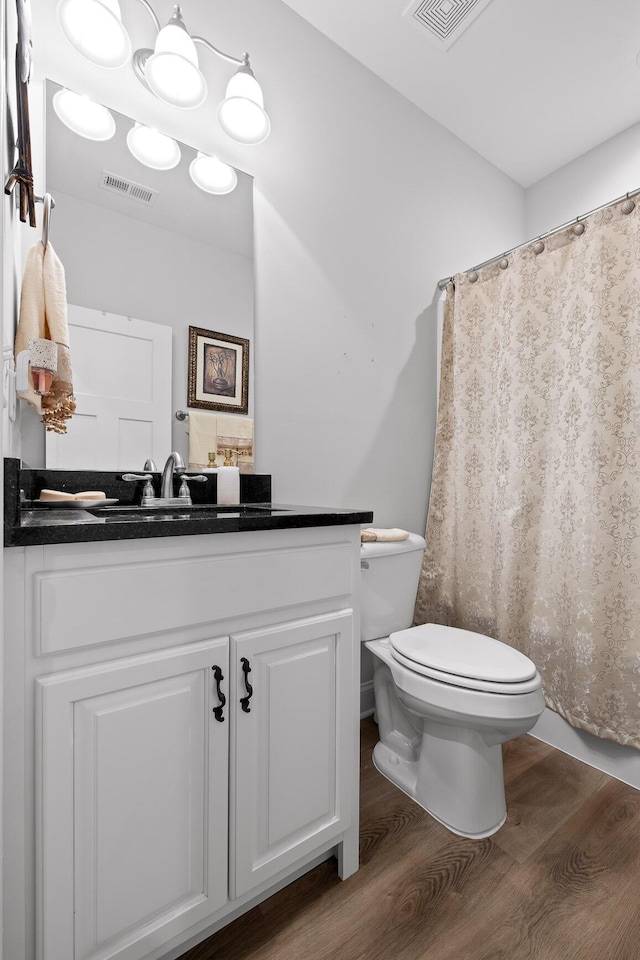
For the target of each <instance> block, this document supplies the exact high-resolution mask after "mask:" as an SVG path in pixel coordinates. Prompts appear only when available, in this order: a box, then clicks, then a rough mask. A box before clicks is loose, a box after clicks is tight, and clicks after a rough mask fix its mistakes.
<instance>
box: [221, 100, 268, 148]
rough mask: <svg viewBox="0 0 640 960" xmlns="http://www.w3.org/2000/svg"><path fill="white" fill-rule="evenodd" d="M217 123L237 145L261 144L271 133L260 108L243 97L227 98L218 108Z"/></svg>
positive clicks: (266, 117)
mask: <svg viewBox="0 0 640 960" xmlns="http://www.w3.org/2000/svg"><path fill="white" fill-rule="evenodd" d="M218 123H219V124H220V126H221V127H222V129H223V131H224V132H225V133H226V135H227V136H228V137H231V139H232V140H236V141H237V142H238V143H246V144H256V143H263V142H264V141H265V140H266V139H267V137H268V136H269V133H270V131H271V122H270V120H269V117H268V116H267V114H266V113H265V111H264V110H263V109H262V107H261V106H260V105H259V104H257V103H255V102H254V101H253V100H247V99H246V98H245V97H229V98H228V99H226V100H223V101H222V103H221V104H220V106H219V107H218Z"/></svg>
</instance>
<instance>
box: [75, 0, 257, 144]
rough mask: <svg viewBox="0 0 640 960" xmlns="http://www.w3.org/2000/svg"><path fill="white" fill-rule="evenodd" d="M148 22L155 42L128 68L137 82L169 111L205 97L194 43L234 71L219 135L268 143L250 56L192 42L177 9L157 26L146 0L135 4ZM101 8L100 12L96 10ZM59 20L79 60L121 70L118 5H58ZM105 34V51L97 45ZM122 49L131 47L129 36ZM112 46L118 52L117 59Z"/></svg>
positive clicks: (88, 1)
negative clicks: (232, 53) (152, 46)
mask: <svg viewBox="0 0 640 960" xmlns="http://www.w3.org/2000/svg"><path fill="white" fill-rule="evenodd" d="M138 2H139V3H141V4H142V5H143V6H144V8H145V10H146V11H147V13H148V14H149V16H150V17H151V19H152V20H153V24H154V27H155V29H156V30H157V37H156V42H155V46H154V49H153V50H151V49H147V48H144V49H140V50H136V51H135V52H134V54H133V58H132V61H131V62H132V67H133V70H134V73H135V74H136V76H137V77H138V79H139V80H140V81H141V83H143V84H144V85H145V87H146V88H147V89H148V90H150V91H151V93H153V94H154V95H155V96H156V97H158V98H159V99H160V100H163V101H164V102H165V103H168V104H170V105H171V106H174V107H181V108H183V109H193V108H194V107H198V106H200V105H201V104H202V103H203V102H204V100H205V99H206V96H207V83H206V80H205V78H204V76H203V75H202V72H201V71H200V66H199V63H198V55H197V51H196V44H201V45H202V46H204V47H206V49H207V50H210V51H211V52H212V53H215V54H216V55H217V56H219V57H222V59H223V60H227V61H229V63H234V64H237V66H238V69H237V70H236V73H235V74H234V75H233V76H232V77H231V79H230V81H229V84H228V86H227V90H226V95H225V98H224V100H223V101H222V103H221V104H220V106H219V108H218V122H219V124H220V127H221V128H222V130H223V131H224V133H225V134H226V135H227V136H228V137H230V138H231V139H233V140H236V141H237V142H238V143H243V144H257V143H262V142H263V141H264V140H266V139H267V137H268V136H269V133H270V130H271V122H270V120H269V117H268V116H267V114H266V112H265V109H264V98H263V95H262V90H261V88H260V84H259V83H258V81H257V80H256V78H255V76H254V74H253V71H252V69H251V65H250V63H249V54H248V53H245V54H244V55H243V57H242V58H238V57H232V56H230V55H229V54H227V53H223V52H222V50H219V49H218V48H217V47H214V46H213V44H212V43H209V41H208V40H205V38H204V37H192V36H190V34H189V33H188V31H187V28H186V27H185V24H184V20H183V19H182V9H181V7H180V5H179V4H175V6H174V10H173V14H172V16H171V18H170V20H169V22H168V23H167V24H166V26H164V27H161V26H160V21H159V20H158V17H157V16H156V14H155V12H154V11H153V8H152V7H151V5H150V3H149V2H148V0H138ZM100 8H102V9H100ZM58 19H59V21H60V24H61V26H62V29H63V32H64V34H65V36H66V37H67V39H68V40H69V42H70V43H71V44H73V46H74V47H75V48H76V50H78V51H79V52H80V53H81V54H82V55H83V56H84V57H86V58H87V59H89V60H91V61H92V62H93V63H96V64H98V65H99V66H122V65H123V64H124V63H126V62H127V60H128V59H129V53H127V55H126V56H125V57H124V59H122V49H121V47H118V44H117V43H116V42H115V37H116V34H117V32H118V30H120V29H122V31H123V32H124V33H125V36H126V31H124V27H123V26H122V22H121V19H120V9H119V6H118V0H60V2H59V4H58ZM102 32H103V33H104V40H105V47H104V49H103V47H102V46H101V42H100V41H101V35H102ZM126 40H127V50H128V51H130V49H131V43H130V41H129V38H128V36H126ZM115 47H118V55H116V52H115V49H114V48H115Z"/></svg>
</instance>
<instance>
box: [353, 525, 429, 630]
mask: <svg viewBox="0 0 640 960" xmlns="http://www.w3.org/2000/svg"><path fill="white" fill-rule="evenodd" d="M424 548H425V540H424V537H420V536H418V534H417V533H410V534H409V539H408V540H395V541H393V542H391V543H384V542H380V541H376V542H374V543H363V544H362V548H361V555H360V557H361V563H360V566H361V574H362V627H361V639H362V642H363V643H364V641H365V640H377V639H379V638H380V637H388V636H389V634H390V633H393V632H394V631H396V630H406V629H408V628H409V627H410V626H411V623H412V621H413V610H414V607H415V602H416V594H417V592H418V578H419V577H420V568H421V566H422V554H423V552H424Z"/></svg>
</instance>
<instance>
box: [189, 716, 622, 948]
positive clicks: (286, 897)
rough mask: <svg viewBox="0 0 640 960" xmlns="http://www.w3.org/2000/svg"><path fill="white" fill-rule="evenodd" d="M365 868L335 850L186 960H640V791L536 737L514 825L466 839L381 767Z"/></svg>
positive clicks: (370, 789) (510, 793)
mask: <svg viewBox="0 0 640 960" xmlns="http://www.w3.org/2000/svg"><path fill="white" fill-rule="evenodd" d="M376 740H377V728H376V726H375V724H374V722H373V720H365V721H363V723H362V761H361V779H362V794H361V828H360V838H361V845H360V847H361V867H360V870H359V871H358V873H356V874H355V875H354V876H353V877H351V878H350V879H349V880H347V881H345V882H344V883H343V882H341V881H340V880H339V879H338V878H337V875H336V865H335V861H334V860H329V861H327V862H326V863H323V864H321V865H320V866H319V867H317V868H316V869H315V870H312V871H311V872H310V873H308V874H307V875H306V876H304V877H302V878H301V879H300V880H297V881H296V882H295V883H293V884H291V885H290V886H288V887H286V888H285V889H284V890H281V891H280V892H279V893H277V894H275V896H273V897H271V898H270V899H269V900H267V901H266V902H265V903H263V904H261V905H260V906H258V907H256V908H255V909H253V910H252V911H251V912H250V913H247V914H245V915H244V916H243V917H241V918H240V919H239V920H236V921H235V922H234V923H232V924H230V925H229V926H228V927H225V928H224V929H223V930H221V931H219V932H218V933H217V934H215V935H214V936H212V937H210V938H209V939H208V940H206V941H204V942H203V943H201V944H200V945H199V946H198V947H195V948H194V949H193V950H190V951H189V952H188V953H186V954H184V955H183V957H182V958H181V960H640V793H639V792H638V791H636V790H634V789H632V788H631V787H627V786H625V785H624V784H622V783H620V782H618V781H616V780H613V779H611V778H610V777H607V776H606V775H605V774H603V773H599V772H598V771H596V770H593V769H592V768H590V767H588V766H586V765H585V764H582V763H580V762H579V761H577V760H573V759H572V758H571V757H567V756H565V755H564V754H562V753H560V752H558V751H556V750H554V749H552V748H551V747H548V746H547V745H546V744H543V743H540V741H538V740H534V739H533V738H532V737H520V738H519V739H517V740H514V741H512V742H511V743H509V744H507V746H506V748H505V751H504V752H505V782H506V790H507V805H508V818H507V823H506V824H505V825H504V827H502V829H501V830H499V831H498V833H496V834H494V836H493V837H491V838H490V839H487V840H481V841H471V840H465V839H463V838H462V837H456V836H454V835H453V834H451V833H449V832H448V831H447V830H445V829H444V827H441V826H440V825H439V824H438V823H436V821H435V820H433V819H432V818H431V817H429V816H428V814H426V813H425V812H424V811H423V810H422V809H421V808H420V807H418V806H417V804H415V803H413V802H412V801H411V800H409V799H408V798H407V797H405V796H404V794H402V793H401V792H400V791H399V790H397V789H396V788H395V787H393V786H392V785H391V784H390V783H388V781H387V780H385V779H384V778H383V777H382V776H380V774H379V773H378V772H377V771H376V770H375V768H374V766H373V763H372V761H371V751H372V749H373V746H374V744H375V742H376Z"/></svg>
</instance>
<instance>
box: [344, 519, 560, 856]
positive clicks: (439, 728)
mask: <svg viewBox="0 0 640 960" xmlns="http://www.w3.org/2000/svg"><path fill="white" fill-rule="evenodd" d="M424 547H425V541H424V539H423V537H419V536H418V535H417V534H410V535H409V538H408V540H400V541H395V542H391V543H387V542H379V541H378V542H373V543H364V544H363V545H362V555H361V567H362V581H363V583H362V642H363V643H364V644H365V646H366V647H368V649H369V650H371V652H372V653H373V655H374V666H375V671H374V696H375V709H376V720H377V722H378V729H379V735H380V740H379V742H378V743H377V744H376V746H375V749H374V751H373V762H374V764H375V766H376V768H377V769H378V770H379V771H380V773H381V774H383V776H385V777H387V779H388V780H390V781H391V782H392V783H394V784H395V785H396V786H397V787H399V788H400V790H402V791H403V792H404V793H406V794H407V795H408V796H409V797H411V798H412V799H413V800H415V801H416V803H418V804H420V806H421V807H423V808H424V809H425V810H426V811H427V812H428V813H430V814H431V816H432V817H435V819H436V820H438V821H439V822H440V823H441V824H443V826H445V827H447V829H449V830H451V831H452V832H453V833H456V834H458V835H460V836H463V837H470V838H473V839H478V840H479V839H481V838H483V837H489V836H491V834H493V833H495V832H496V830H498V829H499V828H500V827H501V826H502V824H503V823H504V822H505V819H506V815H507V811H506V803H505V795H504V777H503V772H502V744H503V743H505V742H506V741H507V740H512V739H513V738H514V737H518V736H520V735H521V734H523V733H527V732H528V731H529V730H531V728H532V727H533V725H534V724H535V722H536V721H537V719H538V717H539V716H540V715H541V713H542V711H543V710H544V706H545V704H544V697H543V693H542V682H541V679H540V675H539V674H538V671H537V670H536V668H535V665H534V664H533V663H532V662H531V660H529V658H528V657H526V656H524V654H522V653H520V652H519V651H518V650H515V649H514V648H513V647H509V646H507V645H506V644H504V643H501V642H500V641H498V640H494V639H492V638H491V637H485V636H483V635H482V634H479V633H473V632H471V631H469V630H460V629H458V628H456V627H444V626H440V625H438V624H434V623H427V624H424V625H422V626H417V627H412V626H411V622H412V619H413V609H414V604H415V598H416V592H417V588H418V578H419V575H420V568H421V564H422V554H423V551H424Z"/></svg>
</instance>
